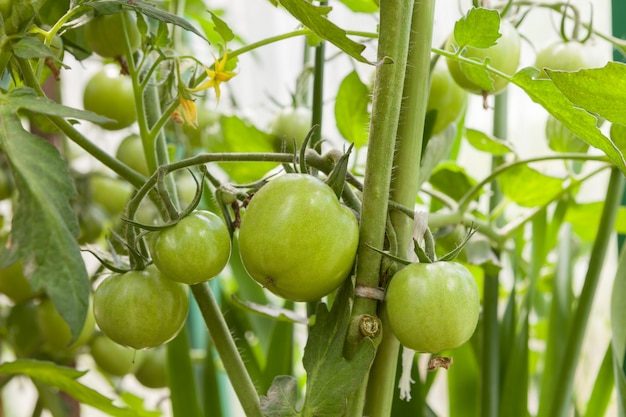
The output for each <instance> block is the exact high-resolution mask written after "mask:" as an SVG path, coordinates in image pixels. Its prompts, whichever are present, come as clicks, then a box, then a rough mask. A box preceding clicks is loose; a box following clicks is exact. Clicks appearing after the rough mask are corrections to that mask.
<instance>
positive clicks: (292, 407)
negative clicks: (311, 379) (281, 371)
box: [261, 375, 300, 417]
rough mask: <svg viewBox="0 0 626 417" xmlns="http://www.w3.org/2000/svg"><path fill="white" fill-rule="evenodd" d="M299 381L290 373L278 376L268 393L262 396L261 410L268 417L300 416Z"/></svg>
mask: <svg viewBox="0 0 626 417" xmlns="http://www.w3.org/2000/svg"><path fill="white" fill-rule="evenodd" d="M297 400H298V381H297V380H296V378H294V377H293V376H290V375H280V376H277V377H276V378H275V379H274V381H273V382H272V386H271V387H270V389H269V391H268V392H267V395H262V396H261V411H262V412H263V415H264V416H266V417H298V416H299V415H300V414H299V413H298V412H297V411H296V403H297Z"/></svg>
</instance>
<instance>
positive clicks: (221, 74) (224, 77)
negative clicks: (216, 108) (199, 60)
mask: <svg viewBox="0 0 626 417" xmlns="http://www.w3.org/2000/svg"><path fill="white" fill-rule="evenodd" d="M213 59H215V65H214V66H213V69H212V70H211V69H210V68H206V67H205V69H206V74H207V76H208V77H209V78H208V80H206V81H204V82H203V83H202V84H200V85H199V86H198V87H196V88H192V89H190V90H189V91H191V92H196V91H200V90H206V89H207V88H213V89H215V95H216V97H217V101H219V100H220V84H221V83H225V82H227V81H228V80H230V79H231V78H233V77H234V76H235V75H237V73H235V72H233V71H224V67H225V66H226V62H227V61H228V53H227V52H224V55H223V56H222V59H220V60H218V59H217V58H215V57H213Z"/></svg>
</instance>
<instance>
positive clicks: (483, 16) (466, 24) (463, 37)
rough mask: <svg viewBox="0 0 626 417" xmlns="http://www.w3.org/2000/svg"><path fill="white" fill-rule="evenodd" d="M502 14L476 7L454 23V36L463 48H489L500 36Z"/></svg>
mask: <svg viewBox="0 0 626 417" xmlns="http://www.w3.org/2000/svg"><path fill="white" fill-rule="evenodd" d="M499 27H500V14H499V13H498V12H497V11H496V10H490V9H483V8H475V9H471V10H470V11H469V12H468V13H467V14H466V15H465V16H463V17H462V18H461V19H460V20H458V21H457V22H456V23H455V24H454V38H455V39H456V41H457V42H458V44H459V48H460V49H463V48H465V47H467V46H472V47H474V48H489V47H490V46H493V45H495V44H496V42H497V41H498V38H500V36H501V35H500V34H499V33H498V29H499Z"/></svg>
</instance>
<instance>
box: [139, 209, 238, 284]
mask: <svg viewBox="0 0 626 417" xmlns="http://www.w3.org/2000/svg"><path fill="white" fill-rule="evenodd" d="M151 254H152V258H153V260H154V264H155V265H156V266H157V268H159V271H161V273H162V274H163V275H164V276H166V277H167V278H170V279H172V280H174V281H178V282H182V283H185V284H198V283H200V282H204V281H208V280H209V279H211V278H214V277H215V276H217V274H219V273H220V272H221V271H222V269H224V267H225V266H226V264H227V263H228V259H229V258H230V235H229V233H228V229H227V228H226V225H225V224H224V222H223V221H222V219H221V218H220V217H219V216H217V215H216V214H215V213H212V212H210V211H206V210H196V211H194V212H192V213H191V214H189V215H188V216H186V217H184V218H183V219H181V220H180V221H178V223H176V224H175V225H174V226H171V227H168V228H166V229H163V230H161V231H159V232H158V233H157V236H156V237H155V238H154V241H153V242H152V250H151Z"/></svg>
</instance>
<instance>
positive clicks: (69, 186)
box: [0, 96, 90, 339]
mask: <svg viewBox="0 0 626 417" xmlns="http://www.w3.org/2000/svg"><path fill="white" fill-rule="evenodd" d="M6 99H7V97H6V96H0V143H1V144H2V149H3V150H4V153H5V154H6V157H7V159H8V161H9V163H10V165H11V171H12V173H13V178H14V179H15V184H16V186H17V190H18V200H17V205H16V206H15V212H14V217H13V221H12V227H11V240H10V242H11V243H10V245H8V247H7V249H8V252H7V253H5V254H3V262H4V263H5V265H6V264H8V263H11V261H16V260H17V259H18V258H22V264H23V265H24V273H25V274H26V276H27V277H29V278H30V283H31V286H32V287H33V290H35V291H39V290H41V289H45V291H46V293H47V294H48V296H49V297H50V298H51V299H52V302H53V303H54V306H55V307H56V309H57V310H58V311H59V313H60V314H61V316H62V317H63V319H64V320H65V321H66V322H67V323H68V325H69V327H70V330H71V333H72V339H75V338H76V337H78V335H79V334H80V331H81V330H82V328H83V323H84V321H85V317H86V315H87V308H88V307H89V287H90V283H89V276H88V274H87V270H86V269H85V264H84V263H83V259H82V256H81V253H80V247H79V246H78V243H77V241H76V236H78V233H79V227H78V221H77V219H76V214H75V213H74V212H73V211H72V207H71V206H70V203H69V202H70V200H72V199H73V198H74V197H75V196H76V190H75V188H74V183H73V181H72V178H71V176H70V173H69V170H68V167H67V164H66V162H65V161H64V160H63V159H62V158H61V156H60V154H59V152H58V150H57V149H56V148H55V147H54V146H52V145H51V144H50V143H48V142H47V141H45V140H43V139H41V138H39V137H37V136H34V135H32V134H31V133H29V132H27V131H25V130H24V129H23V128H22V125H21V123H20V120H19V119H18V117H17V116H16V115H15V114H14V112H15V108H14V105H13V104H9V103H8V102H7V101H6Z"/></svg>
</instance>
